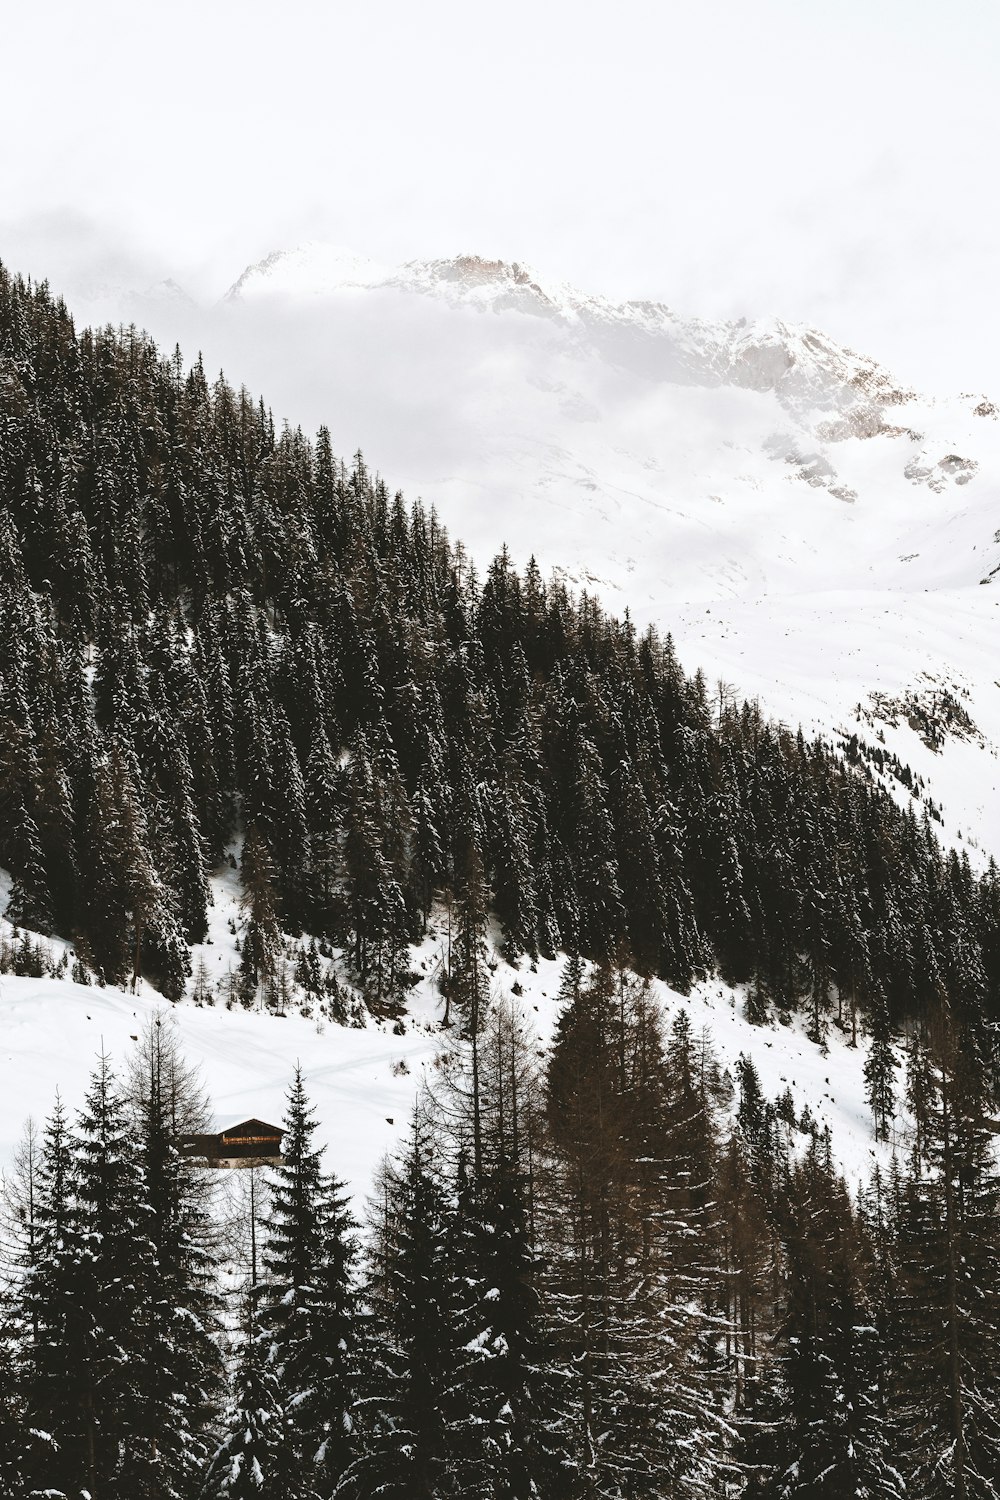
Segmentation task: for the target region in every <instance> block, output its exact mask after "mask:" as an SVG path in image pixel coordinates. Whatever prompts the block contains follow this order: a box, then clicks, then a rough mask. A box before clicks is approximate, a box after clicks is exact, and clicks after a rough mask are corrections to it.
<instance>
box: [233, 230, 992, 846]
mask: <svg viewBox="0 0 1000 1500" xmlns="http://www.w3.org/2000/svg"><path fill="white" fill-rule="evenodd" d="M206 329H208V330H209V331H210V338H209V343H210V344H211V346H212V347H213V349H214V350H215V351H216V353H217V362H219V360H224V362H225V364H226V367H227V369H230V370H238V371H239V372H240V374H241V375H242V377H243V378H245V379H246V380H247V381H248V383H250V384H252V385H253V386H255V387H256V386H259V387H260V388H261V389H263V390H266V391H267V392H268V394H269V396H270V397H271V398H272V399H273V400H275V401H276V404H277V406H278V408H279V410H281V411H283V412H286V413H288V414H289V415H293V414H294V415H295V417H296V419H303V418H304V419H305V420H307V421H311V422H313V423H318V422H319V421H322V420H327V421H329V422H331V423H332V424H333V425H334V436H335V438H337V437H342V438H343V439H345V440H347V441H349V442H351V443H357V442H360V443H361V444H362V446H363V447H364V449H365V452H366V455H367V456H368V459H369V461H370V462H371V463H374V464H376V465H377V466H378V467H379V468H380V469H381V471H382V472H383V474H384V475H385V476H386V478H387V481H388V482H389V483H390V485H391V486H397V485H398V486H400V487H402V488H403V489H404V490H405V491H406V492H407V493H408V494H409V495H416V494H420V495H422V496H423V497H424V499H425V501H426V502H427V503H429V504H431V503H432V504H434V505H435V506H436V507H437V509H438V511H439V513H440V514H441V515H442V517H443V518H444V520H445V521H446V522H447V524H448V525H449V526H450V527H451V528H452V529H453V531H454V532H455V533H456V534H457V535H459V536H461V537H462V538H463V539H464V540H465V541H466V542H467V544H468V545H469V547H470V550H471V551H472V553H473V555H474V557H475V558H476V559H477V560H478V561H485V560H486V559H487V558H488V557H489V556H490V555H491V554H492V552H493V551H494V550H495V549H496V548H497V547H498V546H499V545H500V544H501V543H502V542H506V543H507V544H508V545H509V546H510V548H511V550H512V551H513V553H514V555H515V557H516V558H518V559H519V560H521V561H523V560H524V559H525V558H526V556H527V555H528V553H530V552H534V553H535V554H536V556H537V557H538V559H539V561H540V563H541V564H542V565H543V567H545V568H554V569H556V570H558V571H559V572H560V573H561V574H562V576H564V577H565V579H566V581H567V582H568V583H569V584H571V585H573V586H578V587H586V588H588V589H590V590H592V591H594V592H596V593H597V594H598V595H600V596H601V597H602V598H603V599H604V600H605V601H606V603H607V604H608V605H609V607H611V608H612V609H613V610H615V611H616V612H621V611H622V610H624V609H625V608H628V609H629V610H630V611H631V613H632V616H633V618H634V619H635V620H636V621H637V623H638V624H640V625H645V624H646V623H649V622H655V623H656V624H658V625H659V626H661V627H662V628H664V629H670V630H671V631H672V632H673V635H674V638H675V640H676V642H677V643H678V647H679V650H680V654H681V657H682V660H683V661H684V663H685V665H686V666H687V667H688V668H689V669H693V668H694V667H696V666H699V665H700V666H702V667H703V668H704V670H705V671H706V673H707V675H708V676H709V677H710V678H711V679H712V680H715V679H722V680H724V681H726V682H728V683H731V684H733V685H734V686H735V687H736V688H737V689H738V690H739V691H741V692H743V693H749V694H751V695H755V696H758V697H759V698H760V700H761V702H762V705H763V706H764V707H765V708H766V709H767V710H768V711H770V712H772V713H774V714H777V715H778V716H780V717H781V718H783V719H785V720H786V721H788V722H790V723H793V724H795V723H798V722H802V724H803V726H804V727H805V728H806V729H807V730H810V729H819V730H822V731H824V732H827V733H830V734H841V733H842V734H844V735H849V734H851V733H853V732H858V733H861V734H862V735H863V736H864V737H866V738H867V739H868V740H870V741H874V740H875V739H877V738H881V739H884V740H885V742H886V744H887V746H888V747H889V748H890V749H891V750H892V751H893V752H894V753H895V754H896V755H898V757H899V759H900V761H901V762H903V763H904V764H909V765H910V766H912V768H913V770H914V772H915V773H917V774H919V775H920V776H921V777H923V779H924V781H925V783H926V785H927V788H928V795H929V796H930V797H931V798H932V799H933V800H935V801H936V802H938V803H940V804H943V807H944V813H945V829H946V832H947V835H948V837H949V838H953V839H956V838H958V837H959V835H961V838H962V840H963V841H964V842H965V843H966V844H968V845H969V846H970V847H971V849H972V850H973V852H974V857H975V850H976V849H977V848H979V849H981V850H992V851H996V850H998V849H1000V799H998V798H997V796H996V790H997V781H998V777H997V764H996V757H997V747H998V746H1000V689H998V687H997V682H996V675H997V674H996V671H995V667H994V661H993V657H994V650H993V639H994V635H995V630H996V622H997V618H998V617H997V614H996V610H997V607H998V601H1000V424H998V421H997V416H998V413H997V408H996V406H995V405H994V404H993V402H992V401H991V400H990V399H989V398H988V397H987V396H985V395H984V394H983V393H980V392H976V393H971V394H964V395H958V396H956V397H955V398H954V399H952V400H930V399H927V398H922V397H921V396H919V395H918V394H917V393H915V392H914V391H912V390H911V389H910V388H909V387H908V386H907V384H906V383H905V382H901V381H899V380H897V379H895V378H894V377H893V376H892V375H891V374H890V373H889V372H887V371H886V370H884V369H882V368H881V367H880V366H879V365H878V364H877V362H876V361H875V360H873V359H870V358H867V357H865V356H862V355H858V354H855V353H854V352H853V351H851V350H849V349H845V348H842V347H840V346H839V345H837V344H835V343H833V342H831V341H830V340H829V339H827V338H825V337H824V336H823V335H822V334H821V333H819V332H817V331H815V330H813V329H808V328H801V327H793V326H790V325H788V324H785V323H783V322H781V321H779V320H772V321H767V322H755V323H746V322H742V321H741V322H739V323H721V324H720V323H706V322H702V321H699V320H697V319H685V318H681V317H679V316H678V315H676V314H675V313H674V312H672V311H671V310H670V309H669V308H667V307H665V306H663V305H662V304H660V303H654V302H641V301H633V302H625V303H617V304H616V303H612V302H610V301H608V300H607V299H606V298H602V297H599V296H588V295H585V294H584V293H581V292H578V291H576V290H574V289H573V288H572V287H569V286H567V285H565V284H563V283H560V282H554V281H549V280H547V279H546V278H544V277H542V276H539V275H536V274H535V273H534V272H532V271H530V270H528V269H527V268H525V267H523V266H521V265H518V264H507V263H505V262H503V261H492V260H484V259H482V258H480V257H478V256H471V255H469V256H459V257H458V258H456V259H453V260H435V261H426V262H412V263H410V264H407V265H404V266H400V267H387V266H381V265H377V264H375V263H374V262H371V261H367V260H364V259H362V258H360V257H358V256H356V255H353V254H350V253H348V252H345V251H341V250H338V249H335V248H333V247H330V246H325V245H308V246H305V247H302V248H300V249H296V250H292V251H287V252H278V253H276V254H273V255H270V256H268V257H267V258H266V259H265V260H263V261H261V262H260V263H258V264H257V265H254V266H250V267H248V269H247V270H245V271H244V272H243V274H242V275H241V276H240V277H239V279H238V280H237V281H236V282H235V284H234V285H233V287H232V288H231V290H230V291H229V293H228V295H227V296H226V298H225V299H224V302H223V304H222V305H221V306H220V307H219V308H218V309H216V310H215V311H214V313H213V314H212V315H211V317H210V318H209V319H208V320H207V322H206ZM942 706H943V709H944V711H943V712H942ZM956 706H957V707H956ZM928 716H930V717H936V718H938V719H939V720H941V721H942V723H944V725H945V733H944V735H943V738H940V737H936V736H935V735H934V734H930V735H928V734H927V733H926V731H925V729H924V730H922V729H921V727H920V725H921V720H922V718H925V717H928ZM945 721H947V722H945ZM913 726H917V727H913ZM936 738H938V739H939V742H938V743H934V744H933V748H932V742H933V741H934V740H935V739H936ZM904 795H905V793H904Z"/></svg>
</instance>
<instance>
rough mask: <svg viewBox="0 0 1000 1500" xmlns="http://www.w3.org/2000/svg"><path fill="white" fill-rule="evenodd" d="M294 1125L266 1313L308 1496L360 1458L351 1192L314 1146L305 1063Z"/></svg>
mask: <svg viewBox="0 0 1000 1500" xmlns="http://www.w3.org/2000/svg"><path fill="white" fill-rule="evenodd" d="M284 1126H285V1128H284V1139H283V1145H282V1149H283V1156H284V1160H283V1162H282V1165H281V1166H280V1167H277V1168H276V1169H275V1177H276V1180H275V1186H274V1190H273V1193H272V1198H271V1211H270V1221H269V1229H270V1234H269V1241H268V1248H267V1251H266V1252H265V1265H266V1268H267V1280H266V1286H265V1301H264V1305H263V1307H262V1311H261V1320H262V1324H263V1327H264V1331H265V1342H266V1343H267V1345H268V1361H269V1364H270V1366H271V1368H272V1369H273V1371H274V1376H275V1382H276V1385H277V1389H278V1392H279V1394H280V1397H281V1401H282V1403H283V1404H282V1411H283V1416H284V1422H285V1430H286V1444H287V1465H288V1474H287V1482H288V1483H289V1484H290V1485H291V1487H292V1488H293V1490H294V1493H295V1494H296V1495H298V1496H302V1497H303V1500H304V1497H305V1496H307V1495H317V1496H319V1497H326V1496H328V1495H330V1494H332V1493H333V1492H334V1490H335V1489H336V1487H337V1484H338V1483H339V1481H340V1479H341V1477H342V1476H343V1474H344V1473H345V1472H346V1470H347V1469H348V1467H349V1466H350V1463H351V1460H352V1456H353V1441H352V1432H353V1420H354V1419H353V1407H354V1403H355V1400H356V1398H357V1381H358V1362H359V1355H358V1349H357V1345H358V1333H357V1321H358V1312H357V1307H356V1289H355V1275H354V1270H355V1267H354V1262H355V1258H356V1243H355V1239H354V1234H353V1230H354V1223H353V1220H352V1219H351V1215H350V1212H349V1209H348V1207H347V1201H346V1196H345V1193H344V1189H343V1187H342V1185H341V1184H340V1183H338V1182H337V1181H336V1180H335V1179H333V1178H329V1177H327V1176H325V1175H324V1173H323V1171H322V1165H321V1156H322V1152H321V1151H319V1150H317V1149H316V1148H315V1146H314V1145H313V1141H312V1138H313V1135H314V1133H315V1129H316V1120H315V1114H314V1112H313V1111H312V1110H311V1109H310V1107H309V1104H308V1101H307V1099H306V1094H305V1088H304V1084H303V1080H302V1073H301V1070H299V1069H296V1073H295V1079H294V1081H293V1083H292V1085H291V1088H290V1089H289V1094H288V1109H287V1113H286V1116H285V1122H284Z"/></svg>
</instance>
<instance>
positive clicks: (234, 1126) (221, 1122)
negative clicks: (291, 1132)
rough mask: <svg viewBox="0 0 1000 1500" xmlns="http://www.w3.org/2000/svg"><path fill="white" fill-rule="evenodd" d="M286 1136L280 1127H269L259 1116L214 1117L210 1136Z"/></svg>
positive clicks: (209, 1131) (209, 1132)
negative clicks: (242, 1134)
mask: <svg viewBox="0 0 1000 1500" xmlns="http://www.w3.org/2000/svg"><path fill="white" fill-rule="evenodd" d="M241 1133H245V1134H247V1135H284V1133H285V1132H284V1130H283V1129H282V1127H281V1126H280V1125H269V1124H268V1122H267V1121H266V1120H261V1119H260V1118H259V1117H258V1116H257V1115H249V1116H247V1115H213V1117H212V1123H211V1127H210V1129H209V1130H208V1132H207V1134H209V1135H239V1134H241Z"/></svg>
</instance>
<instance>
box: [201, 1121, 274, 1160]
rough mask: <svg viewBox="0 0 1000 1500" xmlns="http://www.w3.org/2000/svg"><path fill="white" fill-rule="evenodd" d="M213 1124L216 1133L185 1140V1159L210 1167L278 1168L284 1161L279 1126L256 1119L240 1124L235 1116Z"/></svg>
mask: <svg viewBox="0 0 1000 1500" xmlns="http://www.w3.org/2000/svg"><path fill="white" fill-rule="evenodd" d="M213 1124H214V1125H215V1126H216V1129H215V1130H214V1131H212V1132H210V1133H209V1134H207V1135H187V1136H184V1137H182V1139H181V1149H182V1151H183V1152H184V1154H185V1156H194V1157H200V1158H201V1159H202V1160H203V1162H204V1164H205V1166H207V1167H257V1166H270V1167H276V1166H280V1165H281V1163H282V1162H283V1161H284V1157H283V1156H282V1154H281V1137H282V1134H283V1132H282V1130H281V1127H280V1126H279V1125H269V1124H268V1123H267V1121H266V1120H258V1119H256V1117H254V1118H251V1119H249V1120H241V1119H239V1118H238V1117H237V1116H235V1115H234V1116H233V1117H232V1118H228V1117H225V1118H222V1119H218V1120H215V1121H213Z"/></svg>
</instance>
